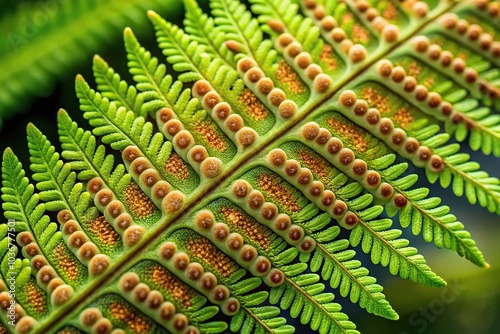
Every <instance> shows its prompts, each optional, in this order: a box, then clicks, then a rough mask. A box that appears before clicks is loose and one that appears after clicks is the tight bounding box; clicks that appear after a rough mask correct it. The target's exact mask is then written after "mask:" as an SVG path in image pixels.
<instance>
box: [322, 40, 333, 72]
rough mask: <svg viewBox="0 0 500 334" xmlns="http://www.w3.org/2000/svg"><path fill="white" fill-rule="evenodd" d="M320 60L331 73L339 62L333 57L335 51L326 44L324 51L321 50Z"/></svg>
mask: <svg viewBox="0 0 500 334" xmlns="http://www.w3.org/2000/svg"><path fill="white" fill-rule="evenodd" d="M319 60H320V61H322V62H324V63H325V64H326V65H327V68H328V69H329V70H330V71H333V70H334V69H336V68H337V60H336V59H335V58H334V57H333V49H332V47H331V46H330V45H328V44H326V43H325V44H324V45H323V49H321V54H320V56H319Z"/></svg>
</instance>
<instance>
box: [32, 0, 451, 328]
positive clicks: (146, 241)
mask: <svg viewBox="0 0 500 334" xmlns="http://www.w3.org/2000/svg"><path fill="white" fill-rule="evenodd" d="M457 5H458V3H456V2H452V3H451V4H450V5H448V6H446V7H444V8H443V9H442V10H441V11H440V12H438V13H436V14H434V15H433V16H432V17H430V18H428V19H426V20H423V21H422V22H421V23H420V24H419V25H418V26H417V27H416V28H415V29H414V31H411V32H408V33H407V34H406V36H405V37H404V38H401V39H399V40H398V41H397V42H395V43H394V44H392V45H391V46H390V47H389V48H387V49H386V50H385V51H384V50H382V51H380V52H378V53H375V54H374V56H373V57H372V59H370V60H369V61H367V62H365V63H364V64H362V65H361V66H359V67H358V68H357V69H356V70H355V71H354V72H353V73H352V75H350V76H345V77H344V78H342V79H341V80H340V81H339V82H338V84H337V85H335V86H334V87H333V88H332V90H331V91H330V92H329V93H328V94H325V95H324V96H323V98H322V99H319V101H317V102H316V103H313V104H311V105H310V106H309V107H308V108H306V109H305V110H303V111H302V112H301V113H300V114H299V115H297V116H295V117H294V118H293V119H291V120H290V122H289V123H288V124H287V125H286V126H283V127H282V128H281V129H280V130H278V131H276V132H269V133H268V135H267V136H264V137H261V139H262V144H261V145H260V146H259V147H256V148H255V150H254V151H253V152H247V153H246V154H243V155H242V156H241V159H240V161H239V162H238V161H237V162H236V163H234V164H232V163H229V165H228V166H227V167H228V168H227V169H226V171H225V172H223V173H221V175H219V176H218V177H217V178H216V179H214V182H212V183H211V184H210V185H208V186H206V187H205V189H201V190H205V191H202V192H201V193H199V195H198V196H195V197H194V198H192V199H190V200H188V201H187V203H186V206H185V208H184V209H183V210H182V211H181V212H179V213H178V214H176V215H174V216H170V217H166V218H164V219H163V221H162V222H161V223H159V224H158V225H159V227H158V228H157V229H155V230H154V231H151V232H150V233H148V234H146V235H145V236H144V237H143V239H142V240H141V242H139V243H138V244H137V245H136V246H135V247H133V248H132V249H130V250H128V251H126V252H125V253H123V254H122V256H121V258H120V259H118V260H117V261H116V262H115V263H114V264H112V265H111V266H110V268H108V270H107V272H105V273H104V274H103V277H102V279H100V280H94V281H92V282H90V283H89V285H88V286H87V287H86V288H84V289H82V290H80V292H79V294H78V295H75V296H74V297H73V299H71V300H70V301H69V302H68V303H67V304H65V306H64V309H65V310H67V312H64V311H63V310H62V308H60V309H58V310H56V311H54V312H53V313H52V314H51V315H50V316H49V319H48V321H46V322H43V323H42V324H41V325H40V327H39V328H37V331H36V333H45V332H44V331H47V330H48V329H49V328H54V329H55V328H57V326H56V324H58V323H62V320H63V318H65V316H66V315H71V314H72V312H73V311H75V309H76V308H78V307H80V306H81V303H82V302H83V301H85V300H86V299H87V298H88V297H89V296H91V295H92V293H93V292H94V291H95V290H96V289H98V288H99V287H101V286H103V285H105V284H106V283H108V282H110V281H111V280H112V279H113V278H115V277H117V276H118V275H119V274H120V273H121V270H122V269H123V268H124V267H125V266H126V264H127V263H128V260H127V259H128V258H133V257H135V256H136V255H138V254H141V253H144V252H145V250H146V249H147V248H148V246H149V245H150V244H152V243H153V242H154V241H155V240H156V239H158V238H159V236H160V235H161V234H162V233H163V232H164V231H165V230H166V229H167V227H168V226H170V225H171V224H174V223H175V222H176V221H178V220H179V219H181V218H182V217H183V216H185V215H187V214H188V213H189V212H190V211H191V209H193V208H194V207H196V204H197V203H198V201H200V200H201V199H202V198H203V197H205V196H207V195H208V194H210V193H211V192H213V191H214V190H216V189H218V188H219V186H220V185H221V184H223V182H224V181H226V180H227V179H228V178H229V177H231V176H232V175H233V174H235V173H236V172H237V171H238V170H239V169H240V167H241V166H242V165H244V164H245V163H246V162H247V161H249V160H251V159H252V158H253V157H255V156H257V155H258V154H259V153H261V152H262V151H263V150H264V149H266V148H267V147H269V146H270V145H271V144H272V143H274V142H275V141H276V140H278V139H279V138H281V137H282V136H283V135H285V134H286V133H287V132H288V131H289V130H290V129H292V128H293V127H295V126H296V125H297V124H298V123H299V122H301V121H302V120H303V119H304V118H306V117H307V116H308V115H309V114H311V113H312V112H313V111H314V110H316V109H318V108H319V107H320V106H321V105H322V104H323V103H325V102H326V101H328V100H329V99H330V98H331V97H332V96H334V95H335V94H336V93H337V92H338V91H340V90H341V89H342V88H344V87H345V86H346V85H347V84H349V83H350V82H351V81H353V80H354V79H356V78H357V77H358V76H359V75H360V74H361V73H363V72H364V71H365V70H367V69H368V68H370V67H371V66H373V65H374V64H375V63H376V62H377V61H379V60H381V59H383V58H384V57H385V56H387V55H388V54H390V53H391V52H392V51H393V50H395V49H396V48H398V47H399V46H401V45H402V44H404V43H405V42H407V41H408V40H409V39H410V38H412V37H413V36H415V35H417V34H418V33H419V32H420V31H421V30H422V29H423V28H424V27H425V26H426V25H427V24H428V23H429V22H432V21H434V20H436V19H437V18H438V17H439V16H441V15H443V14H444V13H446V12H448V11H450V10H451V9H452V8H453V7H455V6H457ZM198 73H199V72H198ZM200 74H201V73H200ZM221 95H222V94H221ZM224 95H225V94H224ZM196 193H197V192H196Z"/></svg>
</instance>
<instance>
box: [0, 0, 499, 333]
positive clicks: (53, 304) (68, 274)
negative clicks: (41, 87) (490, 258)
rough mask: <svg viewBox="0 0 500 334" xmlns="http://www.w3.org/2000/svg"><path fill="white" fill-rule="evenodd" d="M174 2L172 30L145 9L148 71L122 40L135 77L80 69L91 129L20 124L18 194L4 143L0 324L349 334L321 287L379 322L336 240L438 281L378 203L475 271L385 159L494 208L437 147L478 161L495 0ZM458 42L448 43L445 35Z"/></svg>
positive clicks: (369, 291) (404, 174) (380, 297)
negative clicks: (177, 6) (24, 140)
mask: <svg viewBox="0 0 500 334" xmlns="http://www.w3.org/2000/svg"><path fill="white" fill-rule="evenodd" d="M113 1H114V0H111V2H113ZM184 3H185V6H186V8H187V9H186V11H187V15H186V18H185V21H184V24H185V28H183V27H180V26H177V25H175V24H173V23H170V22H167V21H165V20H164V19H162V18H161V17H160V16H159V15H158V14H156V13H155V12H153V11H150V12H149V13H148V16H149V19H150V21H152V23H153V27H154V29H155V30H156V37H157V42H158V44H159V47H160V49H161V51H162V52H163V55H164V56H166V63H165V64H162V63H161V62H160V61H159V59H158V58H156V57H154V56H152V54H154V51H152V52H150V51H148V50H146V49H145V48H144V47H142V46H141V44H140V43H139V41H138V40H137V38H136V37H135V35H134V34H133V33H132V30H131V29H130V28H127V29H125V32H124V39H125V48H126V52H127V58H128V68H129V71H130V74H131V75H132V79H133V81H134V84H133V85H129V84H128V83H127V82H126V81H125V80H122V76H120V75H119V74H118V73H116V72H115V71H114V70H113V69H112V68H111V67H110V66H109V65H108V64H107V63H106V62H105V61H104V60H103V59H101V58H100V57H98V56H96V57H94V66H93V70H94V76H95V78H96V82H97V90H94V89H92V88H91V87H90V86H89V85H88V84H87V83H86V82H85V81H84V79H83V78H82V77H81V76H78V77H77V78H76V91H77V97H78V99H79V102H80V105H81V107H80V109H81V110H82V111H83V116H84V118H86V119H87V120H89V123H90V126H91V128H92V130H91V131H88V130H85V129H83V128H81V127H79V125H78V124H77V123H76V122H73V121H72V120H71V118H70V117H69V115H68V114H67V113H66V112H65V111H63V110H61V111H59V113H58V135H59V139H60V142H61V147H62V153H61V156H60V155H59V153H57V152H56V149H55V148H54V147H53V146H51V144H50V142H49V141H48V140H47V138H46V137H45V136H43V134H42V133H41V132H40V131H39V130H38V129H36V128H35V127H34V126H33V125H31V124H30V125H29V126H28V130H27V131H28V144H29V149H30V160H31V164H32V165H31V169H32V171H33V177H32V179H33V180H34V181H35V182H34V183H33V184H36V188H35V187H34V186H33V185H31V184H30V181H29V179H27V178H26V177H25V173H24V171H23V170H22V166H21V165H20V163H19V161H18V159H17V157H15V155H14V154H13V153H12V152H11V151H10V150H7V151H6V152H5V154H4V161H3V167H2V174H3V179H4V180H3V187H2V192H3V195H2V201H3V209H4V211H5V216H6V217H7V218H9V219H12V220H15V221H10V222H8V224H6V225H5V224H1V225H0V240H1V241H0V308H3V309H5V307H4V305H8V304H9V303H10V298H11V297H10V296H9V295H8V292H7V291H6V288H7V286H6V285H7V284H8V283H7V279H9V277H8V274H6V273H8V271H9V270H12V272H14V273H15V275H16V276H17V279H16V281H15V286H16V289H18V290H22V292H21V293H19V294H18V295H16V301H17V302H18V305H19V307H18V308H17V313H18V315H19V317H18V320H19V323H18V328H13V331H14V332H23V333H24V332H31V333H34V334H36V333H45V332H49V333H52V332H54V333H58V334H62V333H63V332H68V331H69V332H103V333H118V332H120V333H121V332H137V333H138V332H141V333H163V332H169V333H170V332H172V333H184V334H188V333H189V334H196V333H222V332H226V331H227V330H230V331H233V332H239V333H293V332H294V331H295V330H297V329H301V328H302V327H301V325H300V324H299V322H300V323H301V324H302V325H307V326H309V329H306V332H319V333H331V334H334V333H351V334H354V333H358V331H357V329H356V325H355V324H354V323H353V322H352V321H351V320H349V317H348V316H347V315H346V314H345V313H344V312H342V309H341V306H340V304H338V303H336V302H334V298H335V296H334V294H333V293H332V292H331V291H330V290H327V286H328V288H331V289H333V290H335V291H337V293H336V294H339V295H340V296H342V297H344V298H346V299H347V298H348V299H350V301H351V302H353V303H355V304H358V305H359V306H360V307H361V308H363V309H365V310H366V311H367V312H369V313H372V314H375V315H378V316H382V317H385V318H387V319H391V320H396V319H397V318H398V315H397V313H396V311H395V310H394V309H393V308H392V306H391V304H390V303H389V301H388V300H387V299H386V296H385V295H384V291H383V287H382V284H381V283H380V281H377V278H375V277H377V275H376V274H375V273H376V272H375V270H373V269H372V270H370V272H369V271H368V269H367V268H368V264H367V263H362V261H361V260H360V259H362V258H366V259H367V257H366V256H364V257H363V256H362V254H360V253H359V252H357V249H355V248H358V249H361V251H363V252H364V253H366V254H369V255H368V256H369V257H370V259H371V262H373V263H374V264H380V265H382V266H383V267H388V269H389V272H390V273H391V274H393V275H398V276H400V277H402V278H404V279H410V280H412V281H414V282H418V283H422V284H424V285H428V286H431V287H441V286H443V285H445V284H446V283H445V281H444V280H443V279H442V278H441V277H439V276H438V275H437V274H436V273H434V272H433V271H432V270H431V269H430V267H429V266H428V264H427V261H426V260H425V259H424V257H423V256H422V255H421V254H419V253H418V251H417V249H416V248H414V247H411V246H410V241H409V240H407V239H406V236H407V235H408V234H405V236H404V237H403V236H402V235H403V231H402V229H399V228H395V227H393V221H392V220H391V219H389V218H386V216H384V210H385V211H386V214H387V215H388V216H389V217H398V218H399V221H400V225H401V227H402V228H403V229H410V228H411V232H412V233H413V234H414V235H422V237H423V239H424V240H425V241H427V242H433V243H434V244H435V245H436V246H437V247H438V248H442V247H444V248H448V249H451V250H453V251H455V252H457V253H458V254H459V255H461V256H464V257H465V258H466V259H468V260H470V261H471V262H473V263H475V264H477V265H479V266H483V267H488V264H487V263H486V262H485V260H484V258H483V255H482V253H481V252H480V251H479V249H478V248H477V246H476V244H475V242H474V240H473V239H472V238H471V235H470V233H468V232H467V231H466V230H465V227H464V224H462V223H461V222H460V221H459V220H458V219H457V217H455V215H454V214H452V213H451V211H450V208H449V207H448V206H446V205H442V204H441V199H440V198H439V197H435V196H433V195H431V194H430V193H429V190H428V189H427V188H425V187H421V186H420V185H418V186H417V184H416V182H417V175H415V174H412V173H411V169H410V168H411V167H410V166H411V165H410V164H409V163H408V162H405V161H401V160H398V158H403V159H407V160H408V161H409V162H411V163H412V164H413V165H414V166H416V167H420V168H424V169H425V171H426V175H427V179H428V181H430V182H431V183H433V182H436V181H438V180H439V182H440V184H441V186H443V187H444V188H447V187H450V186H451V188H452V190H453V192H454V193H455V194H458V195H462V194H465V196H466V197H467V198H468V199H469V201H470V202H473V203H474V202H479V204H481V205H482V206H485V207H487V208H488V209H489V210H490V211H492V212H495V213H499V210H498V208H499V207H500V205H499V204H500V196H499V194H500V181H499V180H498V178H496V177H493V176H489V175H488V174H486V173H485V172H482V171H481V170H480V169H479V165H478V164H477V163H475V162H474V161H472V160H470V159H469V158H470V157H469V155H468V154H466V153H464V150H463V148H461V147H460V145H459V144H457V143H450V136H451V135H452V134H455V136H456V137H457V139H458V140H459V141H462V140H465V139H466V138H467V137H468V138H470V139H469V145H470V146H471V148H472V149H474V150H476V149H479V148H482V149H483V152H484V153H485V154H491V153H492V155H493V156H495V155H497V153H498V152H497V151H498V150H499V148H498V147H500V145H497V144H498V143H497V142H498V140H497V139H498V138H496V137H498V136H497V132H499V131H497V130H498V129H497V128H498V124H499V122H500V121H499V118H498V117H497V116H498V115H496V111H494V107H495V106H497V105H499V103H498V101H497V98H496V95H495V94H496V93H495V92H497V90H498V87H500V85H499V82H500V80H499V78H500V71H499V70H498V68H497V67H498V66H497V65H498V57H499V56H500V51H499V50H500V49H499V48H498V42H496V41H495V40H494V37H493V32H494V31H495V27H496V26H498V23H497V22H496V21H494V19H493V18H489V19H487V18H484V16H485V14H484V8H487V9H490V11H491V10H492V11H495V10H496V13H498V12H499V11H498V9H499V7H491V5H490V4H488V3H485V2H484V1H480V2H475V4H474V6H473V5H471V4H470V3H468V2H463V3H455V2H443V1H441V2H440V1H434V2H422V1H413V2H405V3H403V4H399V3H397V2H392V1H389V2H377V3H376V2H374V1H369V2H366V1H351V0H345V1H326V0H312V1H311V0H307V1H306V0H287V1H278V0H271V1H263V0H251V1H250V3H251V7H249V8H248V7H246V6H245V5H244V4H242V3H240V2H238V1H236V0H212V1H211V4H210V6H211V9H212V16H209V15H207V14H204V13H203V12H202V10H201V9H200V6H198V4H196V3H195V1H194V0H185V1H184ZM475 6H478V8H476V7H475ZM481 8H483V9H481ZM447 11H452V12H454V13H456V14H457V17H455V16H454V15H449V14H446V12H447ZM495 15H496V14H495ZM497 16H498V15H497ZM458 17H461V18H464V20H463V21H459V20H458ZM482 18H484V19H482ZM443 20H444V21H443ZM454 20H455V21H456V22H455V21H454ZM465 20H467V21H468V22H469V23H470V24H468V25H467V24H466V23H465V22H466V21H465ZM476 22H479V23H477V24H475V23H476ZM450 23H454V24H451V25H453V27H452V28H453V29H455V28H456V31H454V30H453V29H451V27H450V28H448V26H449V25H450ZM443 24H444V27H445V28H444V29H447V32H443V31H442V29H443V28H442V27H443ZM464 25H466V27H465V28H464V27H461V26H464ZM0 28H1V24H0ZM478 29H479V30H478ZM481 29H482V30H481ZM462 30H463V31H462ZM460 31H462V33H460ZM456 33H458V34H462V35H465V36H467V38H468V40H466V41H454V40H453V37H451V38H449V39H447V38H446V37H447V36H448V35H450V36H451V35H453V34H456ZM483 33H484V34H483ZM476 35H477V36H476ZM471 37H472V38H471ZM488 43H489V44H488ZM486 44H488V45H486ZM438 45H439V48H438ZM478 47H479V48H482V49H484V51H483V50H480V49H479V48H478ZM495 50H496V51H495ZM497 51H499V52H497ZM450 52H452V53H455V54H456V56H452V55H450ZM459 52H463V53H461V54H458V53H459ZM0 53H1V47H0ZM486 53H488V54H486ZM462 57H463V58H467V59H466V61H462V60H460V59H461V58H462ZM384 58H388V59H384ZM448 62H449V64H447V63H448ZM110 63H111V62H110ZM170 70H173V71H174V72H176V74H175V75H172V74H168V73H167V72H169V71H170ZM492 93H495V94H492ZM485 94H489V96H488V97H486V96H485ZM482 99H484V101H483V102H484V104H481V103H480V101H481V100H482ZM0 100H1V98H0ZM117 157H121V159H122V160H123V163H120V162H117V161H116V158H117ZM35 189H38V192H36V190H35ZM51 211H56V212H57V223H51V222H50V218H48V217H50V215H52V213H51ZM46 212H49V215H47V214H46ZM11 226H14V227H15V228H16V232H15V233H14V234H15V235H14V236H15V237H16V240H15V244H16V246H14V247H11V244H12V240H13V236H12V235H10V234H9V233H11V234H12V232H11V231H10V228H11ZM408 232H409V231H408ZM408 239H410V238H409V237H408ZM9 252H10V253H9ZM11 253H12V254H14V253H15V255H14V256H13V255H12V254H11ZM438 270H439V268H438ZM270 304H273V305H272V306H270ZM285 310H289V314H290V316H291V318H293V319H297V320H296V321H295V322H294V321H293V320H291V321H290V322H289V324H287V319H285V317H284V316H283V315H284V314H282V313H281V311H285ZM220 312H221V313H223V315H222V316H220V317H219V316H218V314H219V313H220ZM0 318H1V319H2V322H4V320H8V319H7V318H6V317H5V315H4V313H2V314H0ZM4 328H5V326H3V325H2V326H0V332H1V331H3V330H4ZM9 330H10V328H9Z"/></svg>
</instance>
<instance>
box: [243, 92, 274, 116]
mask: <svg viewBox="0 0 500 334" xmlns="http://www.w3.org/2000/svg"><path fill="white" fill-rule="evenodd" d="M239 101H240V102H241V103H243V105H245V106H246V109H247V111H248V114H249V115H250V116H251V117H252V118H253V119H255V120H257V121H262V120H264V119H265V118H266V117H267V115H268V112H267V108H266V106H265V105H263V104H262V102H260V100H259V99H258V98H257V96H255V94H254V93H252V91H251V90H250V89H248V88H245V89H244V90H243V92H242V93H241V94H240V97H239Z"/></svg>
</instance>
